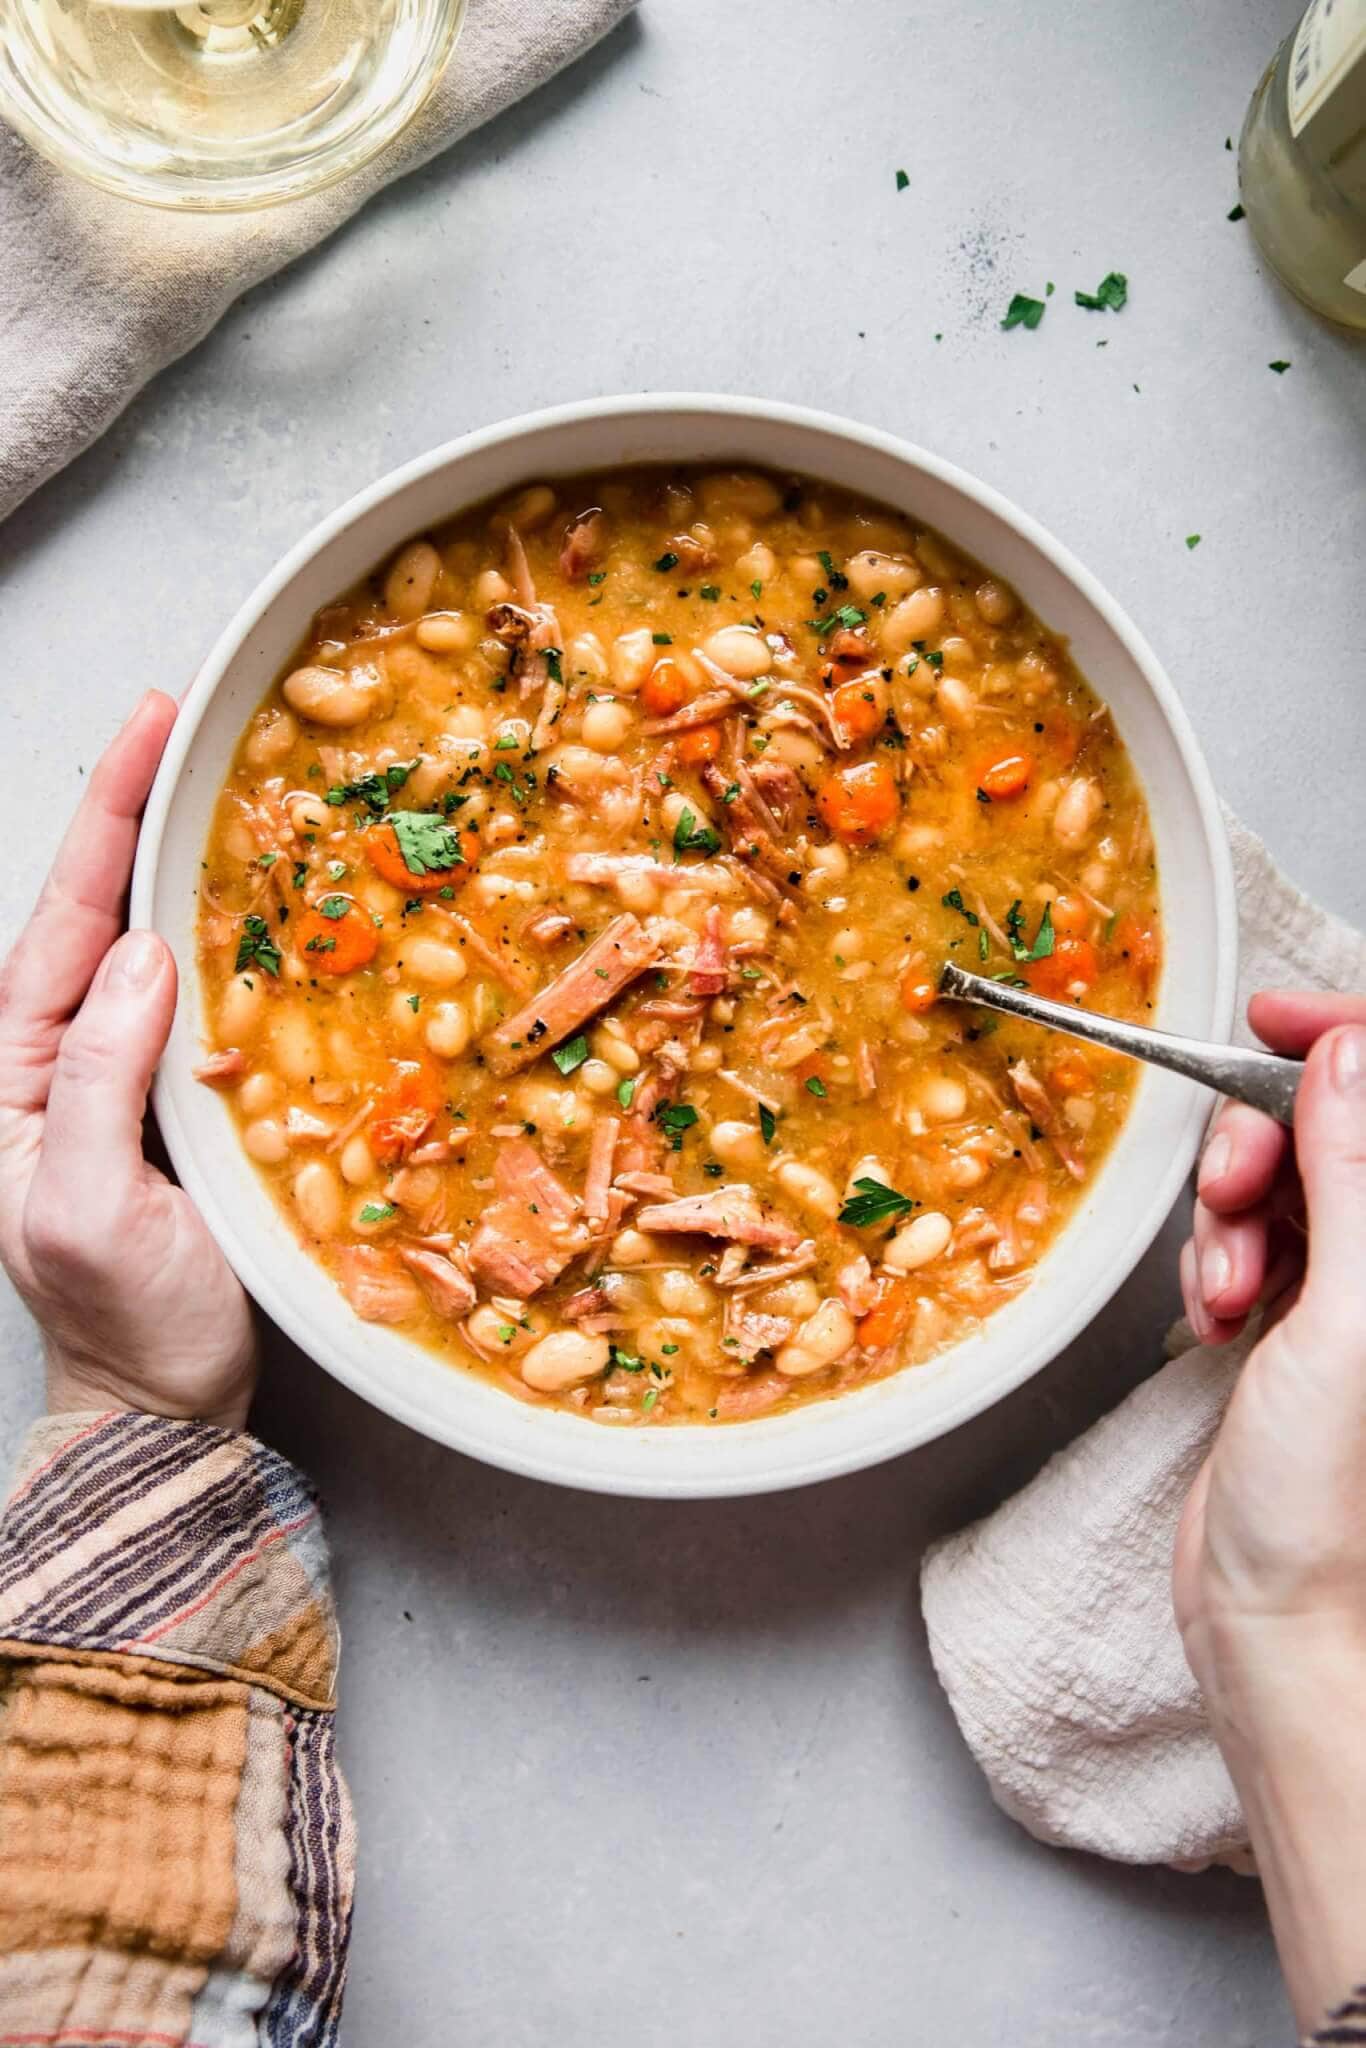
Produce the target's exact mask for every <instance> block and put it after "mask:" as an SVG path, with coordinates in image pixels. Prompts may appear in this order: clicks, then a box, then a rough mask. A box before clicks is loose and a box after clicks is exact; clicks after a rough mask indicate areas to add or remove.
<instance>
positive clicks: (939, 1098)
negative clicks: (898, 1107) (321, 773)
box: [916, 1074, 968, 1124]
mask: <svg viewBox="0 0 1366 2048" xmlns="http://www.w3.org/2000/svg"><path fill="white" fill-rule="evenodd" d="M916 1100H917V1102H918V1103H919V1104H920V1107H921V1109H922V1110H923V1112H924V1114H925V1115H926V1116H927V1117H928V1118H929V1120H930V1122H931V1123H932V1124H956V1123H957V1122H958V1120H959V1118H960V1117H962V1116H963V1115H964V1114H965V1113H966V1111H967V1106H968V1091H967V1088H966V1086H965V1085H964V1083H963V1082H962V1081H960V1080H959V1079H958V1077H957V1075H956V1074H929V1075H927V1076H926V1078H925V1079H924V1080H923V1081H922V1082H921V1083H920V1086H919V1087H918V1088H917V1090H916Z"/></svg>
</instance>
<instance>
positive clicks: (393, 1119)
mask: <svg viewBox="0 0 1366 2048" xmlns="http://www.w3.org/2000/svg"><path fill="white" fill-rule="evenodd" d="M393 1065H394V1072H393V1078H392V1079H391V1080H390V1081H389V1082H388V1083H387V1084H386V1085H385V1087H384V1088H383V1089H382V1090H381V1092H380V1094H379V1097H378V1098H377V1100H376V1103H375V1112H376V1113H375V1115H374V1116H373V1117H372V1119H371V1121H370V1125H369V1136H370V1146H371V1150H372V1151H373V1152H374V1154H375V1157H376V1158H377V1159H378V1160H380V1161H381V1163H382V1164H384V1165H386V1166H388V1165H392V1163H393V1162H394V1160H396V1159H401V1158H402V1157H403V1155H404V1153H405V1152H410V1151H411V1150H412V1148H413V1146H414V1145H416V1144H418V1143H419V1142H420V1140H421V1139H422V1137H423V1136H424V1134H425V1133H426V1131H427V1129H428V1127H429V1125H430V1124H431V1123H432V1121H433V1119H434V1118H435V1116H436V1114H437V1112H438V1111H439V1110H440V1108H441V1105H442V1102H443V1100H444V1099H445V1090H444V1087H443V1085H442V1081H441V1077H440V1075H439V1074H437V1073H436V1072H435V1071H434V1070H433V1069H432V1068H431V1067H429V1066H427V1065H426V1064H425V1063H424V1062H423V1061H420V1060H395V1061H394V1063H393Z"/></svg>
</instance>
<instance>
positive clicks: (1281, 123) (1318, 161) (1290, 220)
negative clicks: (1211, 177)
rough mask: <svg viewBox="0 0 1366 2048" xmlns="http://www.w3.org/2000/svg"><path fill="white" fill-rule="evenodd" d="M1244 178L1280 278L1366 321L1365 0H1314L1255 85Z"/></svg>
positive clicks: (1248, 206)
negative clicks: (1257, 84) (1259, 81)
mask: <svg viewBox="0 0 1366 2048" xmlns="http://www.w3.org/2000/svg"><path fill="white" fill-rule="evenodd" d="M1238 182H1239V187H1240V194H1241V199H1242V205H1243V210H1244V212H1245V213H1246V215H1247V219H1248V225H1249V226H1250V227H1251V229H1252V231H1253V233H1254V234H1255V236H1256V237H1257V240H1258V242H1259V243H1260V244H1261V248H1262V253H1263V254H1264V255H1265V257H1266V259H1267V261H1268V262H1269V263H1270V265H1271V267H1272V269H1273V270H1274V271H1275V272H1276V273H1277V275H1278V276H1279V277H1280V279H1281V281H1282V283H1283V284H1285V285H1287V286H1288V287H1289V288H1290V290H1291V291H1292V292H1294V293H1295V295H1296V297H1297V298H1300V299H1303V301H1304V303H1305V304H1306V305H1307V306H1310V307H1312V309H1313V310H1314V312H1316V313H1322V314H1323V315H1324V317H1325V318H1326V319H1328V320H1336V321H1337V322H1338V323H1339V324H1340V325H1341V326H1343V327H1353V328H1359V329H1363V330H1366V0H1310V5H1309V6H1308V7H1307V8H1306V9H1305V11H1304V14H1303V17H1302V18H1301V20H1300V24H1299V27H1298V28H1297V29H1296V30H1295V33H1294V34H1293V35H1292V36H1290V37H1289V38H1288V39H1287V40H1286V42H1284V43H1283V44H1282V45H1281V48H1280V49H1279V50H1278V51H1277V53H1276V55H1275V57H1274V58H1273V59H1272V61H1271V65H1270V68H1269V69H1268V71H1267V73H1266V75H1265V77H1264V78H1263V79H1262V82H1261V84H1260V85H1259V86H1258V87H1257V90H1256V92H1255V93H1254V94H1253V95H1252V104H1251V106H1250V107H1249V108H1248V110H1247V119H1246V121H1245V122H1244V123H1243V133H1242V140H1241V142H1240V143H1239V147H1238Z"/></svg>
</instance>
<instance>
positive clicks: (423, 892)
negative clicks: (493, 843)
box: [365, 825, 479, 896]
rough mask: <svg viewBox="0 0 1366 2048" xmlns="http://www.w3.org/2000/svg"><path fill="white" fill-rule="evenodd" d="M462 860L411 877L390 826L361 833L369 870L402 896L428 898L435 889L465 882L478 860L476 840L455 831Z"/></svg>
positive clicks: (457, 886)
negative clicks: (399, 890) (371, 869)
mask: <svg viewBox="0 0 1366 2048" xmlns="http://www.w3.org/2000/svg"><path fill="white" fill-rule="evenodd" d="M456 838H457V839H458V840H459V841H460V852H461V855H462V858H461V859H460V860H458V861H457V862H456V863H455V866H454V867H450V868H429V869H428V870H427V872H426V873H425V874H421V875H415V874H414V873H413V871H412V869H411V868H410V867H409V865H408V863H407V861H406V860H405V859H404V858H403V852H402V849H401V848H400V846H399V843H398V835H397V833H396V832H395V831H394V828H393V826H392V825H374V826H372V827H371V829H370V830H369V831H368V832H367V833H366V834H365V852H366V857H367V858H368V860H369V862H370V865H371V867H372V868H373V869H374V870H375V873H376V874H377V875H382V876H383V878H384V880H385V881H386V882H392V883H393V885H394V887H395V888H396V889H402V891H403V893H404V895H405V896H432V895H435V893H436V891H437V890H438V889H446V888H456V889H458V888H459V887H460V884H461V883H462V882H464V881H467V880H468V879H469V874H470V870H471V869H472V868H473V866H474V863H475V862H476V861H477V860H478V858H479V840H478V837H477V835H476V834H475V833H473V832H457V833H456Z"/></svg>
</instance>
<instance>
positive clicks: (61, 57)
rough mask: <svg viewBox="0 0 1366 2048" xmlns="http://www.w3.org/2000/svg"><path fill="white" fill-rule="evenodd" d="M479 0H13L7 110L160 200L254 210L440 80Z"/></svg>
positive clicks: (51, 148)
mask: <svg viewBox="0 0 1366 2048" xmlns="http://www.w3.org/2000/svg"><path fill="white" fill-rule="evenodd" d="M464 11H465V0H190V4H185V0H136V4H133V0H0V118H3V119H4V120H6V121H8V122H9V123H10V125H11V126H12V127H14V128H17V129H18V131H19V133H20V134H21V135H23V136H24V137H25V138H26V140H27V141H29V142H31V143H32V144H33V146H34V148H35V149H38V150H41V151H42V152H43V154H44V155H45V156H48V157H50V158H52V159H53V160H54V161H55V162H56V163H59V164H61V165H62V166H63V168H64V169H66V170H69V171H74V172H76V173H78V174H79V175H80V176H81V177H84V178H88V179H89V180H90V181H91V182H92V183H94V184H96V185H101V186H103V187H104V188H105V189H106V190H107V191H111V192H118V193H120V194H122V195H123V196H124V197H125V198H129V199H137V200H141V201H143V202H144V203H145V204H148V205H152V206H165V207H177V208H187V209H191V210H197V211H200V212H219V213H228V212H242V211H245V210H247V209H249V208H253V207H260V206H271V205H275V204H276V203H278V202H279V201H281V200H286V199H297V198H301V197H302V196H304V195H305V194H306V193H310V192H316V191H318V190H320V189H321V188H322V187H323V186H325V185H330V184H333V183H335V182H336V180H337V179H339V178H344V177H345V176H346V175H347V174H348V172H351V171H354V170H356V169H357V168H358V167H359V166H360V165H361V164H363V163H365V162H367V161H368V159H369V158H371V157H372V156H374V155H375V154H376V153H377V152H378V151H379V150H381V149H383V148H384V147H385V145H386V144H387V143H389V142H391V141H392V140H393V138H394V137H395V136H396V135H397V134H398V133H399V131H400V130H401V129H402V128H403V127H404V126H405V125H406V124H407V123H408V122H409V121H410V120H411V119H412V117H413V115H414V114H415V113H416V112H417V110H418V109H419V107H420V106H421V105H422V103H423V101H424V100H425V99H426V98H427V96H428V94H429V93H430V92H431V90H432V88H433V87H434V86H435V84H436V82H437V80H438V79H439V78H440V76H441V73H442V70H443V69H444V67H445V64H446V62H447V59H448V58H449V56H450V54H451V51H452V49H453V47H454V45H455V39H456V36H457V35H458V33H459V30H460V23H461V20H462V18H463V15H464Z"/></svg>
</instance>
